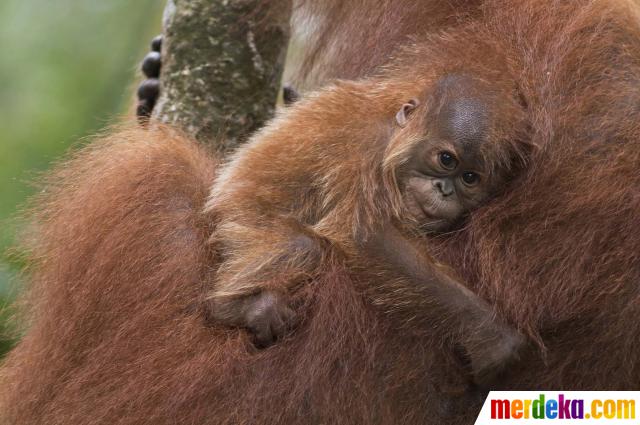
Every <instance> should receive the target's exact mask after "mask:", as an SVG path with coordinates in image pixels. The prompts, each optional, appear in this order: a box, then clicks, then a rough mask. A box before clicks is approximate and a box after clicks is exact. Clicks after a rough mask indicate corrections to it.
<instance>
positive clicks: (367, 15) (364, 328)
mask: <svg viewBox="0 0 640 425" xmlns="http://www.w3.org/2000/svg"><path fill="white" fill-rule="evenodd" d="M438 7H440V5H439V4H436V3H431V2H426V3H425V2H417V1H416V2H413V1H412V2H407V3H406V5H404V4H403V5H402V7H398V4H397V2H395V3H392V2H390V1H388V2H387V1H371V2H370V3H369V2H368V1H365V0H363V1H362V2H360V1H359V2H337V1H336V2H332V1H327V2H313V4H312V5H311V4H310V5H307V6H306V8H305V7H302V9H300V10H299V11H297V12H296V13H297V14H298V17H299V16H301V15H300V14H302V13H303V12H304V11H305V10H306V11H311V12H313V13H315V15H314V16H319V18H317V19H318V20H317V21H315V22H316V23H317V28H318V32H317V33H318V34H325V36H324V37H318V38H317V39H316V38H315V37H314V39H313V40H311V42H315V43H317V44H315V46H316V47H317V49H311V50H309V51H310V52H312V56H313V55H316V56H314V57H315V59H314V60H311V62H310V65H309V67H308V68H307V71H304V72H303V73H302V75H303V76H308V80H307V81H312V83H309V85H310V86H315V85H316V84H320V83H324V82H326V81H327V79H329V78H333V77H338V78H339V77H344V78H358V77H365V76H368V75H371V76H372V77H371V78H374V79H380V81H383V80H384V79H385V78H389V79H394V78H402V77H403V76H407V75H409V76H410V78H419V76H420V75H426V74H429V73H430V72H433V70H437V72H438V73H441V76H445V75H449V74H454V73H460V72H461V71H464V70H465V69H468V68H469V64H475V65H476V66H470V68H471V69H472V70H474V69H477V68H478V67H480V68H483V69H484V68H490V67H491V64H492V63H494V62H493V61H494V60H495V58H496V56H497V57H499V58H501V61H500V62H499V63H500V64H506V67H507V69H508V71H509V75H511V76H513V78H514V83H515V85H516V86H517V87H518V93H519V94H520V95H521V98H522V104H523V106H524V107H525V108H526V114H527V116H528V117H529V120H528V121H529V123H530V128H529V129H528V132H527V134H528V135H529V137H530V140H531V143H533V144H534V145H535V146H536V149H535V150H534V151H533V152H532V154H531V158H530V160H529V162H528V166H527V169H526V170H525V171H524V175H523V176H521V178H520V179H519V180H517V181H516V182H515V184H514V185H512V186H511V187H510V188H509V190H508V191H506V192H505V193H502V194H501V195H500V196H499V197H497V198H495V199H494V200H492V201H491V202H490V203H488V204H486V205H485V206H483V207H481V208H480V209H478V210H476V211H474V212H473V214H472V215H471V217H469V222H468V224H467V225H466V226H465V227H464V228H463V229H460V230H459V231H457V232H455V233H453V234H450V235H445V236H439V237H437V238H435V239H430V240H429V241H428V245H429V246H430V247H431V248H433V247H435V249H433V250H430V252H431V251H432V253H433V254H434V255H436V256H437V257H438V258H439V259H440V260H441V261H443V262H446V263H448V264H451V265H452V267H453V269H454V270H456V271H457V272H459V273H460V274H461V278H462V279H464V281H465V282H468V283H469V284H470V285H471V288H472V289H473V290H474V291H475V292H477V293H478V294H480V295H481V296H482V297H484V298H485V299H486V300H488V301H489V302H490V303H492V304H494V305H495V306H496V310H497V312H498V314H499V316H500V317H502V318H504V320H505V321H506V322H508V323H512V324H515V325H516V326H517V327H518V329H520V330H521V331H522V332H524V333H526V334H527V335H528V336H529V337H530V338H532V339H533V340H535V341H537V346H538V348H539V349H538V350H532V351H531V353H530V354H529V356H528V357H527V358H526V359H525V361H524V362H522V364H521V366H519V367H518V368H517V369H512V370H510V371H509V373H508V374H507V375H506V376H505V380H504V381H503V382H502V383H501V387H503V388H510V389H528V388H554V389H557V388H560V389H614V388H615V389H637V388H638V386H639V385H640V369H639V367H638V360H639V358H638V357H639V356H640V354H638V350H637V349H636V347H635V344H636V341H637V340H638V337H639V336H640V325H638V324H637V317H638V313H640V311H639V310H640V288H639V287H638V283H637V282H639V281H640V258H639V257H638V255H637V253H638V252H639V249H640V238H638V235H637V229H638V227H639V226H638V225H639V224H640V219H639V218H638V217H639V216H638V211H639V210H640V208H639V207H640V196H638V193H639V192H638V190H639V189H638V187H640V186H639V184H640V173H638V172H637V164H638V161H639V160H640V138H639V137H640V134H639V132H640V129H639V128H638V125H639V124H638V123H640V120H639V119H638V118H640V117H639V116H638V115H639V114H640V109H639V108H638V106H637V105H638V104H639V100H640V92H639V89H638V88H637V87H638V80H639V78H640V60H639V59H638V58H640V29H639V27H638V22H639V21H638V9H637V6H636V5H635V3H633V2H630V1H622V0H620V1H614V0H609V1H596V2H593V1H590V2H587V1H572V2H553V1H548V0H547V1H542V0H526V1H522V2H517V3H515V2H505V1H486V2H478V3H477V4H474V5H473V6H469V5H468V3H464V4H462V3H461V4H458V5H456V4H453V6H451V8H450V9H446V10H447V13H442V14H441V13H440V12H441V11H442V10H444V9H438ZM352 8H353V9H352ZM338 12H339V13H338ZM323 16H324V17H325V18H323ZM438 16H440V17H442V19H438V18H437V17H438ZM420 18H424V19H423V21H422V22H424V26H423V25H421V24H420V22H421V21H420ZM427 18H428V19H427ZM350 19H351V20H350ZM354 19H355V20H356V21H355V22H363V21H364V22H366V23H367V25H365V26H364V28H366V29H367V30H366V37H369V38H365V37H363V36H361V34H360V32H358V31H360V30H361V29H362V28H363V27H362V26H361V25H354V24H353V22H354V21H353V20H354ZM412 22H413V23H417V24H416V25H415V26H413V25H412V24H411V23H412ZM368 32H370V33H371V34H369V33H368ZM412 37H413V39H414V41H408V40H409V39H411V38H412ZM345 40H348V43H349V44H348V45H347V42H346V41H345ZM385 41H386V42H385ZM373 47H375V54H372V55H371V56H368V54H369V53H370V52H371V51H372V48H373ZM353 51H356V52H358V54H357V55H352V56H343V55H346V54H347V52H353ZM487 52H493V53H492V54H487ZM391 56H393V57H395V59H393V60H392V61H391V62H390V63H388V64H387V65H386V66H385V67H384V69H383V70H381V71H378V70H377V67H378V66H381V65H383V64H384V62H385V61H386V59H387V58H389V57H391ZM345 57H348V58H349V59H350V60H349V62H348V63H349V66H346V65H344V66H340V64H341V63H343V62H344V61H345V60H344V58H345ZM501 66H502V65H501ZM346 68H348V69H346ZM350 70H351V71H350ZM350 72H353V73H350ZM471 74H472V75H473V73H471ZM407 78H409V77H407ZM300 81H302V80H300ZM489 82H491V81H490V79H489ZM303 86H304V84H302V85H301V87H303ZM305 96H306V97H308V98H310V99H309V101H310V102H314V101H319V100H318V99H321V98H322V96H323V94H322V92H320V93H318V94H312V95H309V94H306V95H305ZM340 106H341V105H339V104H336V105H333V107H334V110H335V113H336V114H340V115H343V114H347V113H350V112H351V111H347V110H342V109H341V108H340ZM373 106H375V105H373ZM295 108H297V107H293V108H292V109H291V110H292V111H294V113H295ZM326 125H327V128H330V126H331V122H328V123H327V124H326ZM256 137H260V135H257V136H256ZM215 166H216V164H215V160H214V159H213V158H212V157H211V155H209V154H208V153H207V152H204V151H203V150H202V148H199V147H196V146H195V145H194V144H193V143H191V142H189V141H186V140H185V138H184V137H182V136H179V135H176V134H175V133H174V132H173V131H171V130H167V129H152V130H149V131H142V130H126V131H118V132H115V133H114V134H113V135H111V136H108V137H107V138H105V139H103V140H102V141H99V142H96V143H95V144H94V145H92V146H90V147H89V148H87V149H86V150H84V151H83V152H81V153H79V154H77V155H76V157H75V158H74V159H72V160H71V161H70V162H68V163H66V164H65V165H62V166H61V167H60V169H59V171H58V172H57V173H56V174H54V175H53V176H52V177H51V179H50V180H49V183H48V186H47V187H48V189H47V191H46V192H45V193H43V195H42V199H40V201H39V203H38V204H37V206H36V207H35V213H36V225H35V226H34V232H35V239H34V242H33V243H34V245H33V255H34V257H33V284H32V288H31V290H30V292H29V298H28V300H29V301H30V306H31V308H30V313H31V315H30V327H29V330H28V332H27V333H26V334H25V337H24V339H23V341H22V342H21V343H20V344H19V346H18V347H17V348H16V349H15V350H14V351H13V352H12V353H11V354H10V355H9V358H8V359H7V361H6V363H5V365H4V366H3V369H2V380H3V382H2V386H1V387H0V388H1V391H2V395H1V398H0V412H1V414H2V415H3V420H4V421H5V422H7V423H24V424H43V423H47V424H63V423H64V424H68V423H85V424H96V423H119V424H133V423H159V424H162V423H176V422H178V423H214V424H237V423H274V424H275V423H279V424H282V423H337V424H360V423H382V424H387V423H416V424H423V423H434V424H441V423H453V424H455V423H471V422H472V421H473V418H474V417H475V413H476V409H477V404H475V403H473V394H472V393H471V392H470V391H469V389H468V386H467V377H466V373H465V371H464V370H461V368H460V365H459V363H458V362H457V359H456V358H455V356H453V355H452V354H451V353H450V350H448V348H447V347H443V346H441V340H440V339H439V338H437V337H435V336H434V334H433V333H432V332H431V328H429V327H418V328H414V327H412V326H410V325H409V324H408V325H407V326H404V327H402V328H399V327H398V326H397V324H396V323H395V322H393V321H391V320H389V317H388V316H387V315H386V313H384V312H380V311H379V310H377V309H376V308H375V306H372V305H371V303H370V302H368V299H367V297H366V295H365V294H363V293H362V292H361V291H359V290H358V288H362V287H363V285H365V284H366V283H367V282H363V281H362V276H361V275H360V274H359V273H357V272H354V271H353V270H350V269H349V268H346V267H344V265H343V264H341V263H340V262H339V261H336V260H335V259H331V258H330V259H328V260H327V261H326V263H325V265H324V267H323V270H324V273H322V274H321V275H320V276H318V278H317V280H316V281H315V282H314V284H312V285H306V286H304V287H303V288H301V291H300V292H299V293H296V297H298V298H299V300H300V303H301V304H302V307H303V311H305V312H306V313H305V315H304V317H303V319H302V323H300V324H299V326H298V328H297V329H296V332H295V333H294V334H293V335H292V336H291V337H290V338H285V339H284V340H282V341H279V342H278V343H277V344H275V345H274V346H272V347H269V348H268V349H265V350H255V349H254V348H253V346H252V344H250V343H249V337H248V335H247V334H246V333H245V332H243V331H239V330H237V329H230V328H225V327H219V326H215V325H214V326H211V325H210V324H209V323H207V322H206V321H205V320H204V318H203V316H204V315H205V314H204V312H203V311H202V310H203V308H202V306H203V304H204V303H203V300H204V298H205V297H206V295H207V293H208V291H210V289H211V288H209V287H208V285H207V283H209V282H211V281H212V279H213V275H214V274H215V267H212V265H215V264H216V261H217V259H216V258H215V255H214V254H215V253H214V252H212V251H211V250H210V246H209V245H208V244H207V240H208V238H209V235H210V234H211V232H212V230H213V229H212V225H213V224H215V223H214V222H213V221H212V220H210V219H208V218H207V216H206V215H203V214H202V210H203V207H204V204H205V201H206V199H207V197H208V195H209V188H210V184H211V181H212V180H213V178H214V173H215ZM283 183H286V182H283Z"/></svg>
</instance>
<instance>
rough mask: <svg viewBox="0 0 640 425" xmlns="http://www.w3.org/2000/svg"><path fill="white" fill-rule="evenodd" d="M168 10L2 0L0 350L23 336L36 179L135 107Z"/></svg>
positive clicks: (92, 1) (145, 4) (83, 1)
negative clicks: (26, 229) (147, 57)
mask: <svg viewBox="0 0 640 425" xmlns="http://www.w3.org/2000/svg"><path fill="white" fill-rule="evenodd" d="M163 7H164V0H136V1H132V0H104V1H101V0H55V1H51V0H0V356H1V355H3V354H4V353H5V352H6V351H7V350H8V349H9V348H10V347H11V345H12V344H13V343H14V342H15V338H14V337H13V336H11V335H12V334H13V331H12V330H13V328H14V326H15V324H14V323H12V322H11V321H10V320H9V316H10V314H11V303H12V302H13V301H14V300H15V296H16V294H17V292H19V290H20V286H21V281H20V276H19V271H20V269H21V267H22V266H23V264H21V260H20V258H21V257H20V252H19V251H17V250H16V249H15V242H16V235H17V233H18V232H19V229H20V227H21V223H20V220H19V218H18V216H17V213H18V211H19V210H20V207H21V206H24V203H25V201H26V200H27V199H28V197H29V196H30V195H31V194H32V193H33V191H34V190H35V188H34V186H33V185H32V184H31V183H32V182H33V181H34V180H35V179H36V178H37V177H38V176H39V175H40V174H41V173H42V172H43V171H45V170H47V169H48V168H49V167H50V166H51V165H52V164H53V163H55V161H56V160H58V159H59V158H60V157H61V156H62V155H63V154H64V153H65V152H66V151H67V150H68V149H69V147H70V146H72V145H73V146H76V145H77V144H78V143H82V142H81V141H80V139H82V138H83V137H86V136H89V135H91V134H93V133H95V132H96V131H97V130H99V129H101V128H103V127H105V126H107V125H109V124H110V123H113V122H114V121H117V120H118V119H119V117H121V116H122V115H123V114H127V113H128V111H129V110H130V108H131V106H132V105H133V103H132V99H133V89H134V88H135V84H134V82H135V81H136V80H137V79H139V78H140V73H139V71H138V64H139V62H140V61H141V59H142V57H143V56H144V54H145V53H146V52H147V51H148V48H149V47H148V45H149V41H150V40H151V38H152V37H153V36H154V35H156V34H158V33H159V32H160V22H161V16H162V9H163ZM131 116H132V115H131Z"/></svg>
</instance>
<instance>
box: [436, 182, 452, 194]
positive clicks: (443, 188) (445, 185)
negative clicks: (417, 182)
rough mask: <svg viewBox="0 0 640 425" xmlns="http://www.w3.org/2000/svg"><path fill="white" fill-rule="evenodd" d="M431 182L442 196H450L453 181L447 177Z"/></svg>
mask: <svg viewBox="0 0 640 425" xmlns="http://www.w3.org/2000/svg"><path fill="white" fill-rule="evenodd" d="M433 184H434V186H435V187H436V189H438V191H440V193H442V196H450V195H452V194H453V192H454V188H453V183H452V182H451V180H449V179H437V180H435V181H434V182H433Z"/></svg>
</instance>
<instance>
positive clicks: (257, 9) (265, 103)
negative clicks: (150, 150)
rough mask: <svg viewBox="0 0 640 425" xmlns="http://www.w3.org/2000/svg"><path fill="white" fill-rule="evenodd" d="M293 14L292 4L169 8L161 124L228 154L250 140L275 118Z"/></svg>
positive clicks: (248, 1)
mask: <svg viewBox="0 0 640 425" xmlns="http://www.w3.org/2000/svg"><path fill="white" fill-rule="evenodd" d="M266 3H269V8H268V9H269V10H268V13H266V14H265V13H262V12H265V11H266V9H267V8H266ZM290 14H291V6H290V2H288V1H273V0H272V1H268V2H265V1H264V0H168V2H167V7H166V10H165V16H164V25H163V26H164V30H163V31H164V39H163V52H162V74H161V87H162V89H161V97H160V99H159V101H158V104H157V105H156V108H155V110H154V116H155V118H157V119H159V120H160V121H161V122H165V123H169V124H172V125H175V126H177V127H179V128H182V129H183V130H185V131H186V132H188V133H189V134H191V135H193V136H195V137H196V138H197V139H198V140H200V141H202V142H204V143H211V144H213V145H214V146H215V148H216V149H217V150H218V151H220V152H223V153H224V152H228V151H229V150H230V149H233V148H234V147H236V146H237V145H238V144H239V143H241V142H243V141H244V140H246V138H247V136H248V135H249V134H250V133H252V132H253V131H255V130H256V129H258V128H260V127H261V126H262V125H263V124H264V122H265V121H266V120H268V119H269V118H271V116H272V115H273V112H274V109H275V103H276V99H277V96H278V90H279V88H280V83H281V78H282V70H283V67H284V61H285V56H286V50H287V44H288V39H289V17H290Z"/></svg>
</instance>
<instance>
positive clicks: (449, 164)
mask: <svg viewBox="0 0 640 425" xmlns="http://www.w3.org/2000/svg"><path fill="white" fill-rule="evenodd" d="M438 160H439V161H440V165H442V166H443V167H444V168H445V169H447V170H453V169H454V168H456V166H457V165H458V160H457V159H456V157H455V156H454V155H453V154H452V153H451V152H447V151H442V152H440V153H439V154H438Z"/></svg>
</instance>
